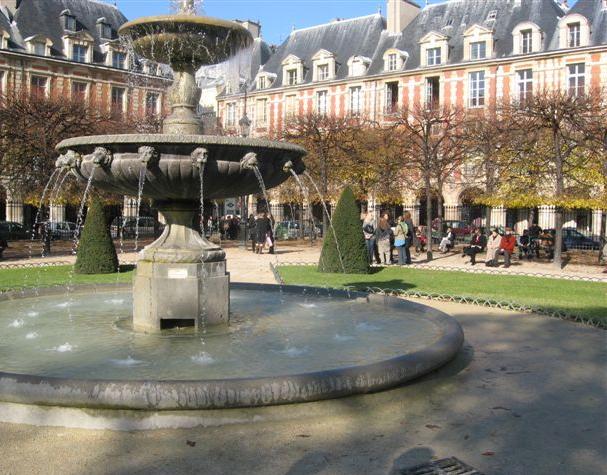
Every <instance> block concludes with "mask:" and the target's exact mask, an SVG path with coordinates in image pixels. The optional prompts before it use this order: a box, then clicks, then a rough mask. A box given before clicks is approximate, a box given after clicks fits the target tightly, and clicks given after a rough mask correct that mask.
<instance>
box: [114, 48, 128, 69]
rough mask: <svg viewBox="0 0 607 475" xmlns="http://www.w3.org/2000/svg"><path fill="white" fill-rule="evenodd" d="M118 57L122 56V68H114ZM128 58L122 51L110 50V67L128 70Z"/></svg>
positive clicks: (117, 67)
mask: <svg viewBox="0 0 607 475" xmlns="http://www.w3.org/2000/svg"><path fill="white" fill-rule="evenodd" d="M120 55H122V56H123V58H124V62H123V64H122V66H120V65H118V66H116V59H117V57H119V56H120ZM128 58H129V56H128V54H127V53H125V52H124V51H118V50H115V49H113V50H112V67H113V68H116V69H127V68H128Z"/></svg>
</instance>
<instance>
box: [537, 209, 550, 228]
mask: <svg viewBox="0 0 607 475" xmlns="http://www.w3.org/2000/svg"><path fill="white" fill-rule="evenodd" d="M537 224H538V226H539V227H540V228H542V229H546V228H554V206H539V207H538V213H537Z"/></svg>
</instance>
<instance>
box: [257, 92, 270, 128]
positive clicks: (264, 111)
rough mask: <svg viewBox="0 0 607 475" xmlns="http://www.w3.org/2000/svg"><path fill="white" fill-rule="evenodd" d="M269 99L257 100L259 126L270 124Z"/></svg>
mask: <svg viewBox="0 0 607 475" xmlns="http://www.w3.org/2000/svg"><path fill="white" fill-rule="evenodd" d="M268 118H269V117H268V99H266V98H263V99H257V100H256V101H255V120H256V124H257V126H259V127H266V126H267V125H268Z"/></svg>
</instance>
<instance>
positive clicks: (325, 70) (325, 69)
mask: <svg viewBox="0 0 607 475" xmlns="http://www.w3.org/2000/svg"><path fill="white" fill-rule="evenodd" d="M316 77H317V78H318V80H319V81H326V80H327V79H329V65H328V64H320V65H318V66H317V69H316Z"/></svg>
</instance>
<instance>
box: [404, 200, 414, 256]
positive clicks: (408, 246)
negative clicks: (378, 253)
mask: <svg viewBox="0 0 607 475" xmlns="http://www.w3.org/2000/svg"><path fill="white" fill-rule="evenodd" d="M404 218H405V224H406V225H407V240H406V243H405V264H407V265H409V264H411V246H413V241H414V239H415V232H414V230H415V227H414V226H413V220H412V219H411V213H410V212H409V211H405V216H404Z"/></svg>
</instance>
